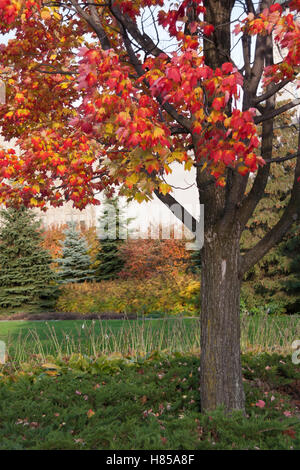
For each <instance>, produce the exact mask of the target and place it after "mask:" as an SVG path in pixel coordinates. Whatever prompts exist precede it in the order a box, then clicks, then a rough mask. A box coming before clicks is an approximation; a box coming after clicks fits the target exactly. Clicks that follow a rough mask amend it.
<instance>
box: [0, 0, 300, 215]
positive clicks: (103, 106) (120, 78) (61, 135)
mask: <svg viewBox="0 0 300 470" xmlns="http://www.w3.org/2000/svg"><path fill="white" fill-rule="evenodd" d="M151 6H153V7H156V8H155V10H149V7H151ZM299 9H300V2H299V0H293V1H292V2H290V4H289V10H283V8H282V6H280V5H279V4H278V3H275V4H273V5H271V6H270V8H266V9H264V10H263V11H262V12H261V13H258V14H256V15H254V14H253V13H250V14H248V16H247V17H245V18H244V19H242V20H240V21H239V23H238V24H237V25H236V27H235V34H240V33H241V32H242V33H243V32H247V34H248V35H253V36H255V35H266V34H270V33H271V32H273V34H274V38H275V41H276V42H277V43H278V44H280V47H282V48H284V49H283V50H284V51H285V52H284V57H283V60H282V61H281V62H280V63H279V64H277V65H270V66H268V67H266V68H265V69H264V74H263V87H264V90H267V89H268V88H266V87H270V85H272V84H274V85H275V84H277V83H280V82H282V81H284V80H287V81H289V80H294V79H296V78H297V73H298V66H299V57H300V45H299V23H297V20H296V19H295V13H297V12H298V11H299ZM191 10H192V12H193V14H194V17H193V18H194V19H193V20H191ZM149 11H151V14H152V20H153V29H154V30H155V31H156V32H157V37H159V35H161V34H162V35H165V36H166V38H170V39H172V40H173V41H174V42H175V45H176V47H174V49H173V50H174V52H171V53H167V49H166V50H165V51H164V50H162V49H160V48H159V46H158V41H157V44H156V42H155V41H154V40H153V39H151V37H150V36H149V35H147V34H146V33H144V32H143V27H140V28H138V25H140V24H141V19H142V18H143V15H144V14H145V12H148V13H149ZM153 11H154V12H155V13H153ZM204 13H205V7H204V6H203V4H202V2H201V0H191V1H188V0H184V1H180V2H179V3H178V4H170V3H169V2H167V1H163V0H138V1H127V0H115V1H112V2H108V3H104V2H103V1H100V0H94V2H92V3H91V2H88V1H87V0H83V1H81V2H79V1H78V0H65V1H63V2H52V1H49V2H43V1H42V0H26V1H20V0H0V32H1V33H10V36H9V37H12V39H9V40H8V43H7V44H2V45H1V57H0V77H1V79H2V80H3V81H5V83H6V92H7V100H6V104H5V105H2V106H0V120H1V126H2V133H3V135H4V136H5V138H6V139H10V138H12V137H16V138H17V139H18V141H17V142H18V144H19V146H20V148H21V152H20V154H17V152H16V151H15V150H13V149H8V150H5V149H3V150H0V202H2V203H3V202H4V203H5V202H7V201H9V203H10V204H15V205H18V204H21V203H23V204H25V205H26V206H39V207H41V208H42V209H43V208H45V205H46V203H47V202H50V203H51V204H52V205H54V206H59V205H62V204H63V202H64V200H72V201H73V204H74V206H76V207H79V208H82V207H84V206H86V205H87V204H89V203H92V204H97V203H98V201H97V199H96V198H95V193H96V192H98V191H101V190H105V191H106V193H107V195H108V196H111V195H112V194H113V192H114V188H115V187H116V186H119V189H120V194H121V195H125V196H127V197H129V198H130V197H135V198H136V199H137V200H138V201H142V200H147V199H149V198H151V195H152V193H153V191H154V190H157V189H158V190H159V191H160V192H161V193H162V194H167V193H168V192H170V191H171V186H169V185H168V184H167V183H166V182H165V181H164V180H163V178H162V175H163V173H166V174H168V173H169V172H171V166H170V165H171V164H172V163H173V162H179V163H182V164H184V166H185V169H187V170H189V169H191V168H192V166H193V165H196V166H199V165H201V166H202V169H203V171H205V172H209V173H210V174H211V175H213V177H214V178H215V182H216V184H217V185H220V186H224V185H225V184H226V180H225V171H226V168H227V167H231V168H234V169H236V171H238V172H239V173H240V174H242V175H245V174H247V173H249V172H254V171H256V170H257V169H258V166H259V165H263V164H264V160H263V159H262V158H261V157H260V156H259V155H258V152H257V149H258V148H259V145H260V141H259V138H258V135H257V128H256V121H255V119H256V116H255V114H256V110H255V109H254V108H249V109H244V110H243V111H241V110H240V109H239V107H238V103H237V100H238V98H239V94H240V91H241V88H242V87H243V76H242V73H241V71H239V70H238V68H237V67H236V66H235V64H234V63H233V61H232V60H231V59H229V58H228V60H224V63H223V64H222V66H221V67H217V68H216V69H212V68H210V67H209V66H208V65H206V63H205V57H204V54H203V49H202V45H203V38H206V39H209V37H210V35H212V34H213V33H214V26H213V25H211V24H208V23H207V22H206V21H204V19H203V18H204V16H203V15H204ZM137 49H139V50H140V51H141V52H140V53H139V54H137ZM191 148H193V150H194V152H193V154H192V155H191V154H190V152H189V149H191Z"/></svg>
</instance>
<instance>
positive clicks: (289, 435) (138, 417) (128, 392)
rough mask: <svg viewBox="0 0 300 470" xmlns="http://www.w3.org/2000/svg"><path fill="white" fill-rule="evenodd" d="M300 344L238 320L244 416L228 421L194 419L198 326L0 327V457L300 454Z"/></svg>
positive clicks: (280, 326) (267, 326) (268, 321)
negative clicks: (3, 347)
mask: <svg viewBox="0 0 300 470" xmlns="http://www.w3.org/2000/svg"><path fill="white" fill-rule="evenodd" d="M299 338H300V331H299V317H295V316H294V317H286V316H282V317H268V316H253V317H242V339H241V345H242V349H243V352H244V355H243V357H242V362H243V376H244V386H245V392H246V413H247V415H246V416H244V415H242V414H241V413H239V412H236V413H233V414H232V415H231V416H226V415H225V414H224V412H223V410H222V409H218V410H216V411H215V412H212V413H209V414H205V413H201V412H200V410H201V403H200V399H199V395H200V394H199V370H198V368H199V355H200V331H199V321H198V320H197V319H195V318H191V319H188V318H176V319H156V320H154V319H151V320H150V319H149V320H146V319H143V320H134V321H131V320H109V321H98V320H97V321H93V320H92V321H88V320H86V321H82V320H65V321H48V322H43V321H40V322H29V321H10V322H0V340H2V341H5V342H6V344H7V347H8V353H9V356H8V360H7V362H6V364H5V365H3V366H1V365H0V449H1V450H2V449H10V450H12V449H14V450H21V449H45V450H47V449H49V450H51V449H91V450H93V449H98V450H124V449H126V450H152V449H155V450H201V449H205V450H207V449H281V450H282V449H300V394H299V390H300V386H299V384H300V368H299V366H296V365H295V364H292V361H291V357H290V354H291V343H292V342H293V341H294V340H295V339H299ZM264 351H268V353H266V352H264ZM275 351H277V352H276V353H275ZM245 353H246V354H245ZM278 353H280V354H278Z"/></svg>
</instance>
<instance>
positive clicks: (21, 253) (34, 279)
mask: <svg viewBox="0 0 300 470" xmlns="http://www.w3.org/2000/svg"><path fill="white" fill-rule="evenodd" d="M0 216H1V219H2V224H1V227H0V267H1V270H0V308H1V309H6V310H8V311H13V312H18V311H22V312H25V311H26V312H36V311H41V310H45V309H47V310H49V309H53V307H54V306H55V302H56V299H57V297H58V293H59V292H58V288H57V279H56V275H55V273H54V272H53V271H52V270H51V268H50V265H51V262H52V258H51V256H50V254H49V252H48V251H47V250H45V249H43V248H42V247H41V243H42V236H41V229H40V221H38V220H36V216H35V214H34V213H33V212H32V211H29V210H28V209H25V208H21V209H13V208H9V209H6V210H2V211H1V213H0Z"/></svg>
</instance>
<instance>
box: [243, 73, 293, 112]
mask: <svg viewBox="0 0 300 470" xmlns="http://www.w3.org/2000/svg"><path fill="white" fill-rule="evenodd" d="M290 81H291V79H290V78H286V79H285V80H283V81H282V82H280V83H277V85H274V86H273V87H272V88H270V89H269V90H268V91H267V92H266V93H264V94H263V95H260V96H257V97H256V98H254V99H253V100H252V103H253V105H254V106H255V105H257V104H258V103H261V102H262V101H266V100H267V99H268V98H270V97H271V96H273V95H275V93H277V92H278V91H279V90H281V88H283V87H284V86H285V85H287V84H288V83H290Z"/></svg>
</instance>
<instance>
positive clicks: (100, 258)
mask: <svg viewBox="0 0 300 470" xmlns="http://www.w3.org/2000/svg"><path fill="white" fill-rule="evenodd" d="M103 206H104V209H103V213H102V216H101V217H100V218H99V223H100V228H99V232H100V238H99V251H98V254H97V259H96V261H97V267H96V269H95V277H96V280H97V281H102V280H112V279H116V278H117V277H118V274H119V273H120V271H121V270H122V268H123V266H124V259H123V257H122V255H121V253H120V246H121V245H122V243H124V237H123V238H122V232H123V231H124V230H126V229H127V226H128V224H129V223H130V220H129V219H127V220H124V216H123V213H122V209H121V207H120V203H119V200H118V198H117V197H115V198H111V199H106V200H105V202H104V203H103Z"/></svg>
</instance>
